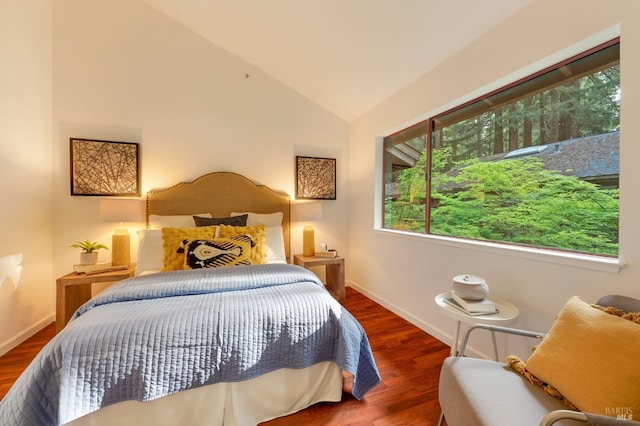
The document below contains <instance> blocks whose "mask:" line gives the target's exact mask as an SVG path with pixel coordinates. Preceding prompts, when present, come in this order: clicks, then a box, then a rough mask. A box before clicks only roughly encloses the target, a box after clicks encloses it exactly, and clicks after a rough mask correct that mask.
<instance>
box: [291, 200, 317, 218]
mask: <svg viewBox="0 0 640 426" xmlns="http://www.w3.org/2000/svg"><path fill="white" fill-rule="evenodd" d="M293 216H294V220H296V221H298V222H316V221H319V220H322V204H320V203H300V204H294V208H293Z"/></svg>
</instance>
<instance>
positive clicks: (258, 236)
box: [220, 225, 267, 265]
mask: <svg viewBox="0 0 640 426" xmlns="http://www.w3.org/2000/svg"><path fill="white" fill-rule="evenodd" d="M241 234H248V235H251V237H252V238H253V241H254V242H255V244H256V245H255V247H253V249H252V250H251V264H253V265H262V264H264V263H267V233H266V232H265V230H264V225H256V226H230V225H220V237H221V238H224V237H231V236H234V235H241Z"/></svg>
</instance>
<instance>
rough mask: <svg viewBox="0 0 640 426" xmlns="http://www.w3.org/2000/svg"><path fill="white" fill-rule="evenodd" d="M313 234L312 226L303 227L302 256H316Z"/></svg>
mask: <svg viewBox="0 0 640 426" xmlns="http://www.w3.org/2000/svg"><path fill="white" fill-rule="evenodd" d="M313 234H314V230H313V226H311V225H305V226H304V229H303V230H302V254H303V255H304V256H313V255H315V254H316V248H315V247H316V243H315V241H314V235H313Z"/></svg>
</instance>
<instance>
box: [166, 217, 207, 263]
mask: <svg viewBox="0 0 640 426" xmlns="http://www.w3.org/2000/svg"><path fill="white" fill-rule="evenodd" d="M217 228H218V227H217V226H201V227H192V228H162V251H163V254H164V256H163V258H162V270H163V271H175V270H178V269H182V268H183V266H184V251H181V252H180V253H179V252H178V249H179V248H180V247H181V246H182V243H183V242H184V240H193V239H196V238H205V239H209V238H213V237H215V235H216V229H217Z"/></svg>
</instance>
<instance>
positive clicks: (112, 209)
mask: <svg viewBox="0 0 640 426" xmlns="http://www.w3.org/2000/svg"><path fill="white" fill-rule="evenodd" d="M142 206H143V203H142V200H135V199H130V198H105V199H101V200H100V219H101V220H102V221H103V222H142V220H143V218H144V214H143V209H142Z"/></svg>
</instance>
